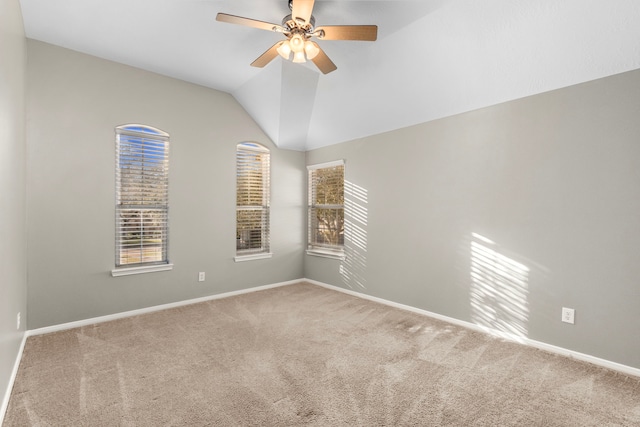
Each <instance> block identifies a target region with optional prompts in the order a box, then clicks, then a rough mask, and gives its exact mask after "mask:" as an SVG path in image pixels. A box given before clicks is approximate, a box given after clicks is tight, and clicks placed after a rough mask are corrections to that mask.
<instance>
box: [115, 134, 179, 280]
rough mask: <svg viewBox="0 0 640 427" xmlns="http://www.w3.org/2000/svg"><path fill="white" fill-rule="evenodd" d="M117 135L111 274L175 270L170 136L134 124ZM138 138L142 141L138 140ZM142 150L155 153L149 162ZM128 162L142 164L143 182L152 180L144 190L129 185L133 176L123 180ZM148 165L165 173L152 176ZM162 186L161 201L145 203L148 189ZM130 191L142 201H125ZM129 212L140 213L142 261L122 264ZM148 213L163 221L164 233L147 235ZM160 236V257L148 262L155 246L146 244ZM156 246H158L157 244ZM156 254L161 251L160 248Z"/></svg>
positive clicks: (155, 173) (161, 223)
mask: <svg viewBox="0 0 640 427" xmlns="http://www.w3.org/2000/svg"><path fill="white" fill-rule="evenodd" d="M115 133H116V144H115V145H116V153H115V154H116V156H115V160H116V168H115V169H116V170H115V269H113V270H112V271H111V275H112V276H114V277H117V276H126V275H131V274H140V273H150V272H157V271H166V270H171V269H172V268H173V264H171V263H170V261H169V260H170V258H169V149H170V136H169V134H168V133H166V132H164V131H162V130H160V129H157V128H155V127H152V126H148V125H143V124H133V123H131V124H125V125H120V126H117V127H116V128H115ZM136 138H139V139H141V140H140V141H138V140H136ZM138 147H140V148H141V149H143V150H150V151H151V153H153V154H151V155H149V156H148V157H147V159H146V161H145V157H144V156H145V154H144V153H143V154H142V155H140V154H137V153H136V149H137V148H138ZM125 153H128V154H125ZM126 155H128V156H129V158H128V159H126V160H125V157H124V156H126ZM140 156H141V157H140ZM160 156H161V157H160ZM149 159H151V160H149ZM157 159H160V160H157ZM127 160H128V162H135V163H140V166H139V167H140V177H141V179H142V181H143V183H144V180H145V177H147V178H150V179H151V180H150V181H149V182H148V183H146V184H143V185H141V188H135V187H134V188H132V187H131V182H127V181H132V180H133V179H132V177H130V176H129V177H127V178H126V179H124V180H123V177H126V175H127V174H123V171H124V168H123V167H122V165H123V163H124V162H125V161H127ZM148 165H153V166H155V167H157V166H156V165H161V166H160V169H159V170H161V171H162V172H161V173H160V174H158V173H157V170H158V169H156V172H151V173H150V172H148V170H145V167H148ZM158 184H160V185H161V186H164V188H163V189H162V190H161V191H160V198H159V200H156V201H155V202H151V201H149V200H144V197H143V196H142V194H143V193H144V192H145V189H146V188H148V187H150V186H152V185H156V186H157V185H158ZM127 189H129V192H131V193H134V194H135V196H136V197H138V198H137V199H136V198H135V197H134V198H133V201H132V200H131V199H129V200H125V199H126V196H124V194H126V193H127ZM126 211H131V213H133V214H134V215H135V211H138V215H140V218H139V223H140V228H141V231H140V233H141V237H140V246H139V248H140V251H141V253H140V254H139V256H140V259H141V260H140V261H139V262H124V263H123V262H122V260H123V251H124V250H125V248H124V246H125V245H126V244H125V243H123V238H124V237H123V235H124V234H125V233H126V231H125V230H124V228H125V223H124V222H123V217H122V213H123V212H126ZM144 212H147V213H151V214H152V215H154V214H156V215H158V217H159V218H161V221H160V223H159V224H160V230H157V229H156V230H152V231H150V232H148V233H147V234H145V232H144V219H143V215H144ZM156 227H157V226H156ZM158 235H160V238H159V240H160V248H159V255H160V258H155V259H151V260H146V261H145V260H144V257H145V254H144V252H145V249H147V250H148V249H150V248H152V245H149V246H147V245H146V244H145V243H143V241H144V240H152V239H153V240H158V237H157V236H158ZM153 246H154V247H155V246H156V245H153ZM132 249H133V248H132ZM154 252H158V250H157V248H156V250H154Z"/></svg>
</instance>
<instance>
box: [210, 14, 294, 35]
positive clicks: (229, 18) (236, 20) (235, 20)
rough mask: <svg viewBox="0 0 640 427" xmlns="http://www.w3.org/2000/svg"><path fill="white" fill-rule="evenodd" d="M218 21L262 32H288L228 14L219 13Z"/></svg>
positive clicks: (273, 25)
mask: <svg viewBox="0 0 640 427" xmlns="http://www.w3.org/2000/svg"><path fill="white" fill-rule="evenodd" d="M216 21H220V22H228V23H229V24H237V25H244V26H246V27H253V28H259V29H261V30H267V31H276V32H280V33H284V32H285V31H286V30H285V29H284V28H283V27H282V26H280V25H278V24H271V23H269V22H263V21H257V20H255V19H250V18H243V17H242V16H235V15H229V14H226V13H218V15H217V16H216Z"/></svg>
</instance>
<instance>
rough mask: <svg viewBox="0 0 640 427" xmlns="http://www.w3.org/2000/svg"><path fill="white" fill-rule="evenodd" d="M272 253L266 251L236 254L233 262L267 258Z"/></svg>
mask: <svg viewBox="0 0 640 427" xmlns="http://www.w3.org/2000/svg"><path fill="white" fill-rule="evenodd" d="M272 256H273V254H272V253H271V252H268V253H260V254H251V255H238V256H236V257H234V258H233V259H234V261H235V262H244V261H254V260H256V259H267V258H271V257H272Z"/></svg>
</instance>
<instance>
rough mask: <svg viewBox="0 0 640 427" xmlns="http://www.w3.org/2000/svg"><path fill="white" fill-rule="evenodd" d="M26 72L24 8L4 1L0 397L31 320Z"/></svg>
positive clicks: (0, 9) (0, 29) (0, 7)
mask: <svg viewBox="0 0 640 427" xmlns="http://www.w3.org/2000/svg"><path fill="white" fill-rule="evenodd" d="M25 68H26V42H25V39H24V28H23V26H22V14H21V12H20V4H19V3H18V1H17V0H0V396H4V391H5V390H6V389H7V385H8V384H9V378H10V376H11V370H12V368H13V365H14V363H15V361H16V357H17V355H18V350H19V348H20V342H21V340H22V335H23V333H24V330H25V326H24V325H25V323H26V322H25V318H26V315H27V276H26V274H27V267H26V239H25V237H26V225H25V221H26V205H25V99H24V98H25V94H24V92H25V80H24V74H25ZM18 313H21V317H22V319H23V320H22V325H21V326H20V330H17V329H16V326H17V325H16V317H17V314H18ZM1 401H2V397H0V402H1Z"/></svg>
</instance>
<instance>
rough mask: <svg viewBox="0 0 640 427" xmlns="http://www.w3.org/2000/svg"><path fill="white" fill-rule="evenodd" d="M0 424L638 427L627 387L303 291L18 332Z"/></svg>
mask: <svg viewBox="0 0 640 427" xmlns="http://www.w3.org/2000/svg"><path fill="white" fill-rule="evenodd" d="M4 425H6V426H49V425H52V426H73V425H86V426H120V425H121V426H164V425H176V426H177V425H186V426H200V425H212V426H245V425H256V426H258V425H260V426H296V425H317V426H405V425H419V426H445V425H446V426H638V425H640V379H638V378H632V377H627V376H625V375H622V374H619V373H615V372H611V371H608V370H605V369H602V368H599V367H595V366H592V365H589V364H586V363H581V362H576V361H574V360H570V359H566V358H563V357H560V356H555V355H552V354H548V353H545V352H542V351H539V350H535V349H531V348H527V347H523V346H520V345H517V344H514V343H509V342H504V341H501V340H498V339H495V338H492V337H489V336H486V335H483V334H480V333H477V332H473V331H470V330H467V329H463V328H460V327H456V326H452V325H449V324H446V323H443V322H439V321H436V320H433V319H430V318H426V317H422V316H420V315H417V314H414V313H409V312H405V311H402V310H397V309H393V308H389V307H387V306H384V305H379V304H376V303H373V302H370V301H367V300H363V299H359V298H355V297H351V296H348V295H345V294H342V293H339V292H335V291H330V290H327V289H324V288H321V287H317V286H314V285H309V284H299V285H292V286H285V287H281V288H276V289H272V290H267V291H261V292H256V293H252V294H246V295H241V296H237V297H232V298H226V299H221V300H215V301H211V302H206V303H201V304H195V305H190V306H185V307H181V308H176V309H172V310H166V311H162V312H156V313H152V314H146V315H142V316H136V317H132V318H127V319H123V320H117V321H113V322H109V323H102V324H98V325H93V326H87V327H82V328H78V329H73V330H68V331H63V332H58V333H53V334H49V335H41V336H33V337H30V338H29V339H28V340H27V344H26V348H25V352H24V356H23V359H22V363H21V365H20V369H19V372H18V376H17V380H16V383H15V386H14V389H13V393H12V396H11V400H10V403H9V408H8V411H7V414H6V417H5V421H4Z"/></svg>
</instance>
